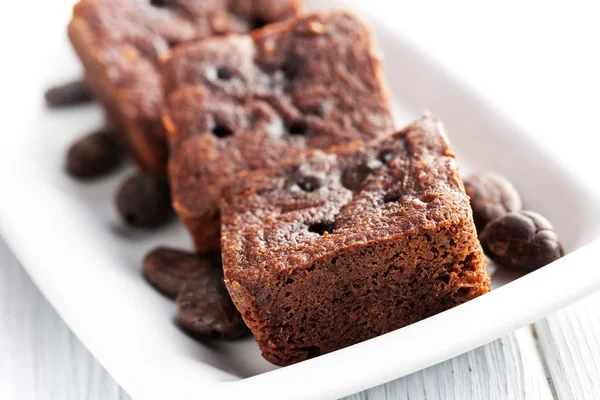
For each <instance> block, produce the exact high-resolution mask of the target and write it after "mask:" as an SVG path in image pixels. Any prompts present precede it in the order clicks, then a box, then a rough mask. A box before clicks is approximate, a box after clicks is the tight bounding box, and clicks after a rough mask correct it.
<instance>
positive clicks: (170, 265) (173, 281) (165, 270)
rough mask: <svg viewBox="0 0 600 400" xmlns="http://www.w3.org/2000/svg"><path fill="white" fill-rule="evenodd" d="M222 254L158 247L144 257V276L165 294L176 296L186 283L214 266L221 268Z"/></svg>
mask: <svg viewBox="0 0 600 400" xmlns="http://www.w3.org/2000/svg"><path fill="white" fill-rule="evenodd" d="M220 256H221V255H220V254H203V255H198V254H195V253H188V252H185V251H181V250H175V249H169V248H164V247H161V248H158V249H155V250H153V251H151V252H150V253H148V255H147V256H146V258H145V259H144V276H145V277H146V279H147V280H148V281H149V282H150V283H151V284H152V285H153V286H154V287H155V288H157V289H158V290H160V291H161V292H162V293H164V294H165V295H167V296H169V297H172V298H176V297H177V295H178V294H179V293H180V292H181V291H182V290H183V288H184V287H185V285H186V284H187V283H188V282H190V281H192V280H195V279H198V278H200V277H201V276H202V275H203V274H205V273H206V271H208V270H210V269H212V268H221V260H220Z"/></svg>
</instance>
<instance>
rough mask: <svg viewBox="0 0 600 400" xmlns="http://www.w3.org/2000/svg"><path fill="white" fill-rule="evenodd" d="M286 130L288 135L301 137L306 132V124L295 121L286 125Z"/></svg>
mask: <svg viewBox="0 0 600 400" xmlns="http://www.w3.org/2000/svg"><path fill="white" fill-rule="evenodd" d="M287 130H288V132H289V133H290V135H295V136H303V135H306V132H307V131H308V124H307V123H306V122H304V121H295V122H292V123H291V124H289V125H288V127H287Z"/></svg>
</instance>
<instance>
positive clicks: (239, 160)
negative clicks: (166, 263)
mask: <svg viewBox="0 0 600 400" xmlns="http://www.w3.org/2000/svg"><path fill="white" fill-rule="evenodd" d="M163 72H164V77H165V86H166V89H165V92H166V96H167V100H166V105H167V107H166V113H165V116H164V123H165V126H166V128H167V131H168V133H169V140H170V143H171V152H172V153H171V160H170V165H169V174H170V183H171V190H172V193H173V203H174V208H175V210H176V211H177V212H178V213H179V215H180V217H181V219H182V220H183V221H184V222H185V223H186V224H187V226H188V228H189V229H190V230H191V232H192V235H193V237H194V240H195V243H196V247H197V248H198V250H199V251H206V250H210V249H214V248H218V247H219V228H220V221H219V208H218V205H219V199H220V197H221V194H222V192H223V190H224V188H226V187H227V186H229V185H230V184H231V182H232V181H233V180H234V179H235V175H236V173H238V172H239V171H241V170H253V169H260V168H268V167H272V166H274V165H276V164H277V163H278V162H281V161H283V160H294V159H296V157H297V156H298V154H299V153H300V152H301V151H304V150H306V149H310V148H327V147H330V146H333V145H341V144H347V143H350V142H352V141H355V140H357V139H363V140H368V139H372V138H375V137H378V136H380V135H382V134H386V133H390V132H392V131H393V130H394V124H393V120H392V116H391V112H390V107H389V103H388V98H387V91H386V89H385V84H384V82H383V77H382V70H381V65H380V59H379V55H378V50H377V48H376V46H375V44H374V40H373V37H372V34H371V32H370V31H369V29H367V28H366V27H365V26H364V25H363V24H362V23H361V22H360V21H359V20H357V19H356V18H355V17H354V16H352V15H350V14H348V13H332V14H328V15H310V16H306V17H303V18H300V19H296V20H291V21H287V22H283V23H280V24H274V25H269V26H268V27H266V28H264V29H261V30H259V31H255V33H254V34H253V35H252V36H247V35H246V36H243V35H234V36H229V37H224V38H211V39H208V40H205V41H202V42H199V43H195V44H189V45H186V46H182V47H181V48H179V49H176V50H175V51H173V52H172V53H171V55H170V57H169V58H168V60H167V61H166V63H165V65H164V69H163Z"/></svg>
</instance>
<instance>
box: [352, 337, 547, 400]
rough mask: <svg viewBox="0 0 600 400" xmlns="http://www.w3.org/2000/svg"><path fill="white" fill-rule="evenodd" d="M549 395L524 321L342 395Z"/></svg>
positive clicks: (415, 398)
mask: <svg viewBox="0 0 600 400" xmlns="http://www.w3.org/2000/svg"><path fill="white" fill-rule="evenodd" d="M390 354H393V352H390ZM551 398H552V392H551V389H550V386H549V384H548V381H547V378H546V375H545V373H544V369H543V365H542V360H541V358H540V356H539V353H538V351H537V348H536V344H535V341H534V339H533V336H532V334H531V330H530V328H529V327H527V328H523V329H520V330H518V331H516V332H514V333H512V334H510V335H508V336H506V337H504V338H502V339H499V340H496V341H495V342H492V343H490V344H488V345H486V346H483V347H480V348H478V349H476V350H473V351H471V352H469V353H466V354H463V355H461V356H459V357H456V358H454V359H452V360H448V361H446V362H443V363H441V364H438V365H435V366H433V367H431V368H428V369H425V370H423V371H419V372H416V373H414V374H412V375H409V376H406V377H404V378H400V379H397V380H395V381H393V382H390V383H387V384H385V385H382V386H379V387H377V388H374V389H370V390H368V391H365V392H362V393H359V394H356V395H353V396H350V397H347V398H346V400H367V399H371V400H372V399H377V400H379V399H398V400H404V399H406V400H408V399H410V400H425V399H427V400H451V399H456V400H465V399H490V400H492V399H499V400H500V399H527V400H529V399H551Z"/></svg>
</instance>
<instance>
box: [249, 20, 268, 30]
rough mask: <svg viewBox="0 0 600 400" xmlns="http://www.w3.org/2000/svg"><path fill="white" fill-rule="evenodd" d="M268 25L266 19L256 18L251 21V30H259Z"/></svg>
mask: <svg viewBox="0 0 600 400" xmlns="http://www.w3.org/2000/svg"><path fill="white" fill-rule="evenodd" d="M268 24H269V21H267V20H266V19H264V18H261V17H256V18H254V19H253V20H252V30H255V29H260V28H262V27H264V26H265V25H268Z"/></svg>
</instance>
